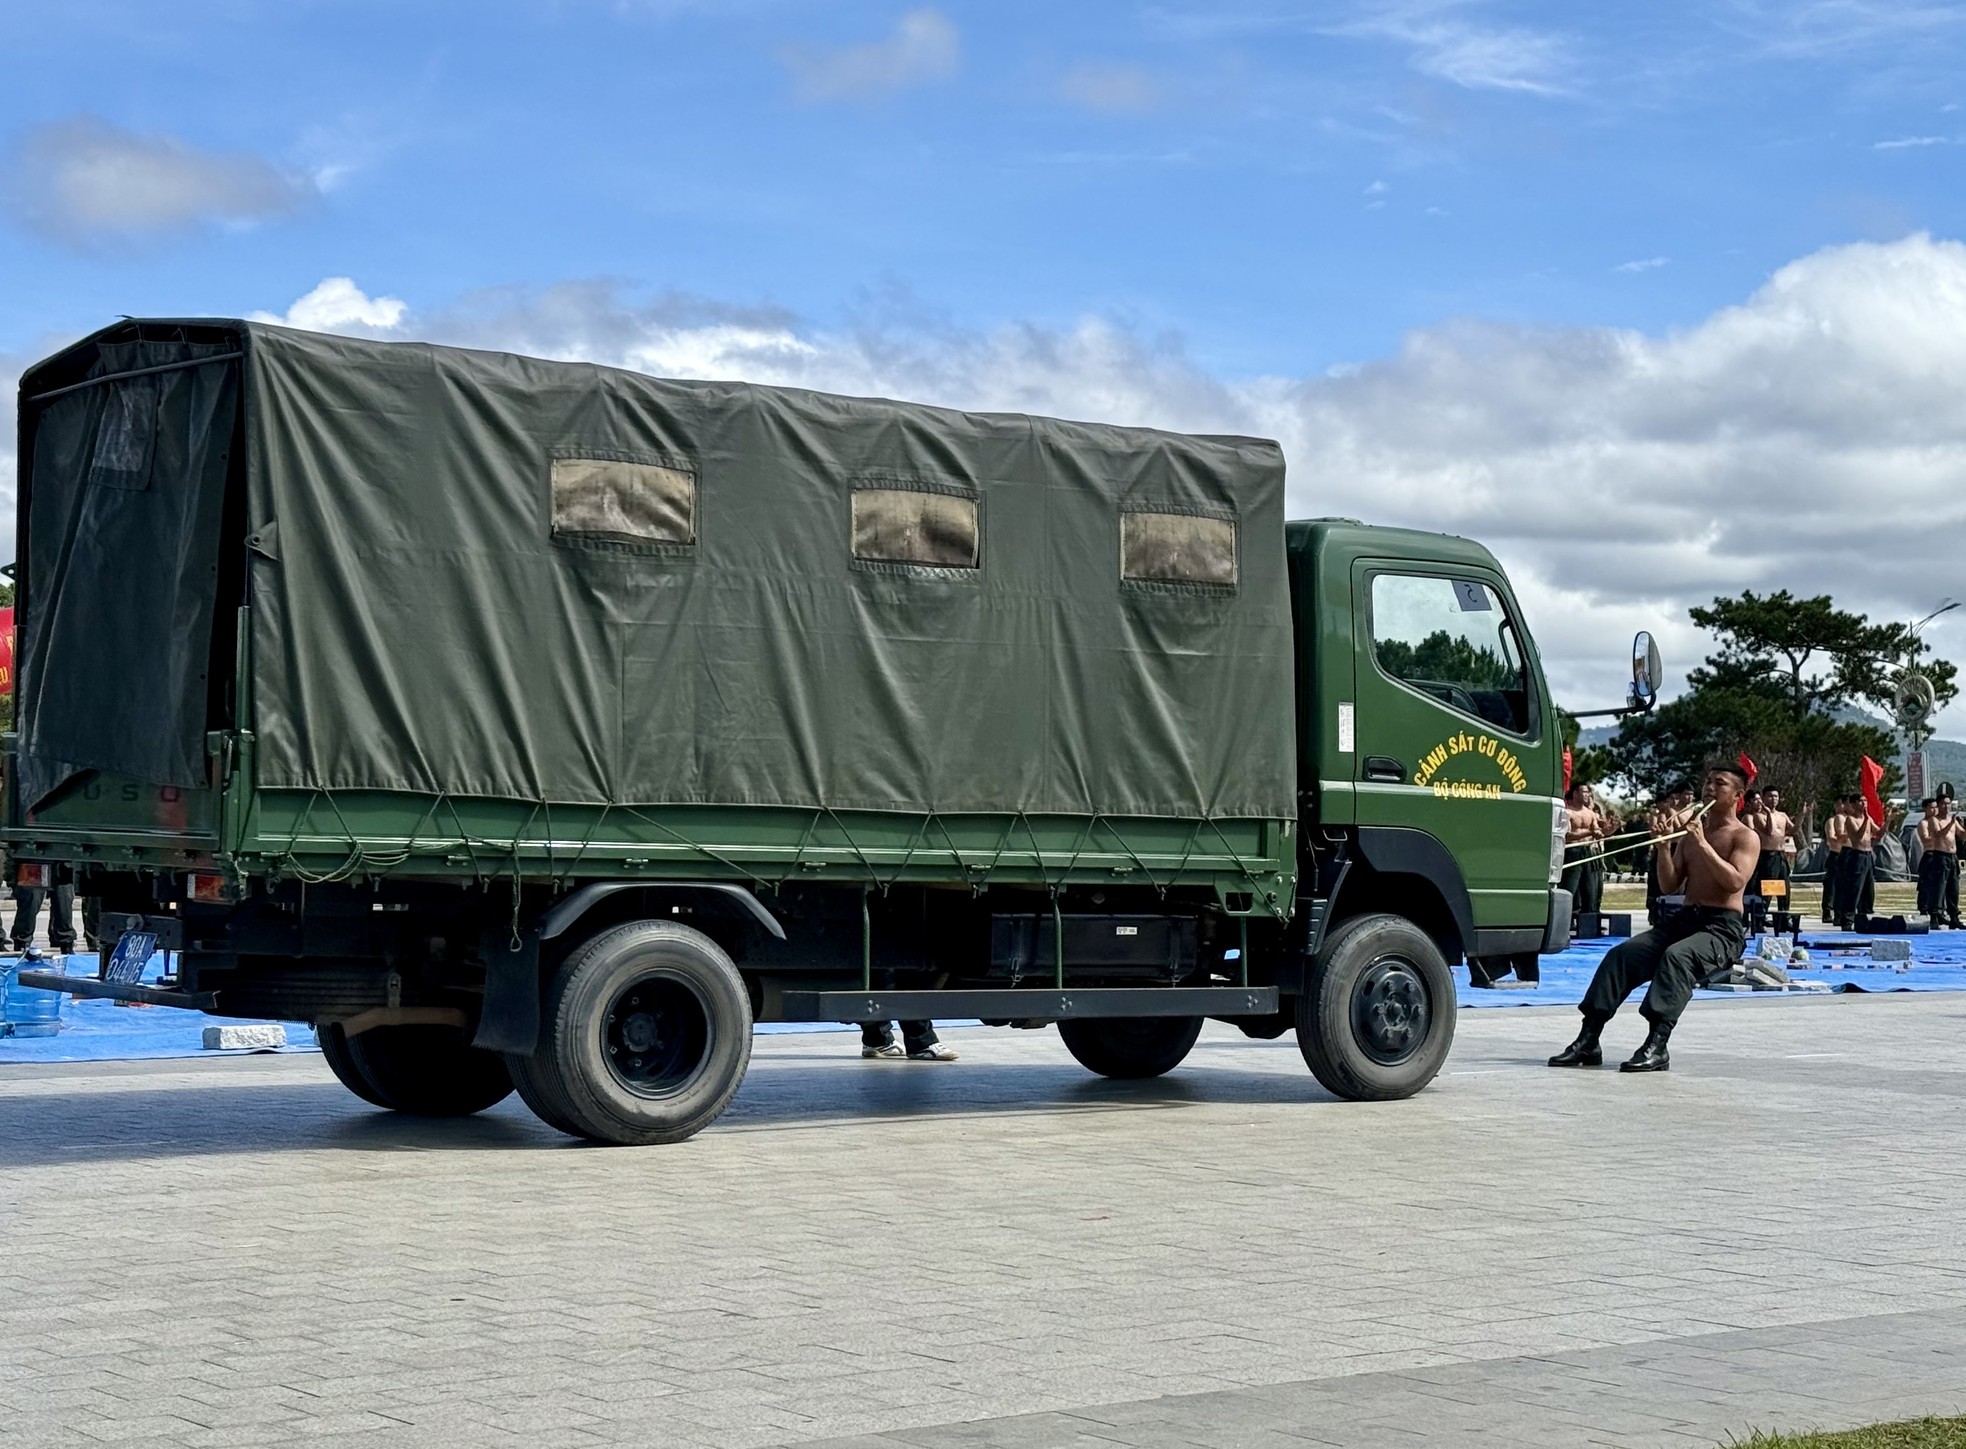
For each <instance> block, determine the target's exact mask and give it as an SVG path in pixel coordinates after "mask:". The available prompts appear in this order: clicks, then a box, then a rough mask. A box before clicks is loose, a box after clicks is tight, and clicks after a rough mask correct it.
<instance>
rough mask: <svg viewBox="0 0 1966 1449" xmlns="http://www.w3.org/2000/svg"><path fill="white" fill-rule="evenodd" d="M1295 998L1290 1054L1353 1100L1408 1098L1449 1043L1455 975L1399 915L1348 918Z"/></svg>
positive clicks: (1428, 1078)
mask: <svg viewBox="0 0 1966 1449" xmlns="http://www.w3.org/2000/svg"><path fill="white" fill-rule="evenodd" d="M1305 987H1306V990H1305V992H1304V994H1303V995H1302V996H1300V997H1298V998H1297V1047H1298V1049H1299V1050H1300V1051H1302V1052H1303V1054H1304V1061H1305V1063H1306V1064H1307V1065H1308V1066H1309V1067H1310V1069H1311V1075H1312V1076H1314V1077H1316V1078H1317V1079H1318V1081H1319V1083H1321V1084H1322V1085H1323V1086H1324V1088H1325V1089H1326V1090H1327V1091H1329V1092H1331V1093H1333V1094H1334V1095H1336V1096H1339V1097H1344V1098H1346V1099H1347V1100H1349V1101H1353V1102H1385V1101H1391V1100H1393V1099H1395V1098H1399V1097H1410V1096H1412V1095H1413V1094H1414V1093H1415V1092H1417V1091H1419V1090H1420V1089H1421V1088H1422V1087H1424V1086H1426V1085H1427V1083H1429V1082H1431V1081H1432V1080H1433V1079H1434V1077H1435V1076H1436V1075H1437V1074H1438V1073H1439V1072H1440V1069H1441V1066H1442V1064H1443V1063H1445V1062H1446V1060H1447V1049H1448V1048H1449V1047H1450V1046H1452V1045H1453V1044H1454V1010H1455V1006H1454V977H1453V975H1452V974H1451V973H1450V972H1449V971H1448V969H1447V960H1446V958H1445V957H1444V956H1442V955H1441V954H1440V947H1438V946H1436V945H1435V944H1434V942H1433V938H1432V937H1431V936H1429V935H1428V934H1427V933H1426V932H1425V931H1423V930H1421V929H1420V928H1419V927H1418V926H1416V925H1414V924H1413V923H1412V922H1411V921H1408V920H1405V919H1403V918H1402V917H1399V916H1390V915H1368V916H1354V917H1353V918H1352V919H1351V920H1349V921H1345V922H1342V923H1341V924H1340V925H1339V926H1338V927H1337V928H1336V929H1334V930H1333V931H1332V933H1331V934H1330V935H1329V936H1327V937H1326V938H1325V941H1324V946H1323V948H1322V949H1321V950H1320V951H1319V952H1318V954H1317V959H1316V960H1315V961H1314V962H1313V963H1312V964H1311V970H1310V979H1309V980H1308V981H1306V982H1305Z"/></svg>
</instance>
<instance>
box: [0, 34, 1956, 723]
mask: <svg viewBox="0 0 1966 1449" xmlns="http://www.w3.org/2000/svg"><path fill="white" fill-rule="evenodd" d="M1962 208H1966V0H1961V3H1957V4H1955V3H1946V0H1802V3H1796V4H1784V5H1776V4H1766V3H1755V0H1721V3H1713V4H1702V5H1686V4H1675V3H1670V0H1665V3H1653V4H1645V5H1619V6H1576V5H1567V6H1558V5H1547V4H1526V3H1504V0H1343V3H1340V0H1330V3H1303V4H1289V3H1282V0H1228V3H1224V4H1201V3H1196V0H1186V3H1162V4H1148V5H1135V4H1121V3H1094V0H1078V3H1072V4H1058V3H1050V4H1038V3H1034V0H1003V3H994V4H988V5H984V4H969V3H959V0H939V3H933V4H919V3H909V0H902V3H893V4H891V3H873V0H835V3H830V4H819V3H814V0H722V3H694V0H474V3H471V4H463V3H442V0H424V3H416V0H395V3H387V4H385V3H376V0H62V3H60V4H48V3H29V0H0V302H3V303H4V306H3V307H0V383H5V384H8V390H9V391H10V388H11V382H10V380H11V377H12V376H13V375H14V374H15V373H17V372H18V370H19V368H20V367H21V366H23V365H24V364H25V363H26V362H27V361H28V360H30V359H31V358H33V357H34V356H36V355H39V354H41V353H44V352H46V351H48V350H50V349H51V348H53V347H55V346H57V345H59V344H60V343H61V342H63V341H65V340H68V339H70V338H72V337H75V336H77V335H80V334H81V333H83V332H86V331H88V330H90V329H92V328H94V327H96V326H99V325H101V324H103V323H104V322H106V321H108V320H110V319H112V318H113V317H115V316H116V315H118V314H123V313H130V314H137V315H185V314H213V315H240V314H247V313H266V314H271V315H274V316H279V317H284V318H285V319H287V320H289V321H291V322H293V323H294V324H295V325H304V326H313V327H320V328H326V329H330V330H354V331H364V332H368V333H370V334H373V335H379V336H386V337H422V338H431V339H436V340H444V341H459V342H466V343H471V344H475V345H485V346H499V347H509V348H512V349H514V350H520V351H531V352H538V353H544V354H549V355H556V356H576V357H589V358H593V359H595V360H598V361H603V362H609V363H613V364H616V365H622V366H630V367H638V368H642V369H645V370H649V371H655V372H668V373H672V374H675V375H689V376H706V375H719V376H742V377H749V378H752V379H754V380H758V381H767V382H790V383H800V384H805V385H811V386H818V387H826V388H831V389H834V390H839V391H847V392H882V393H888V394H892V395H899V396H905V397H911V398H918V399H923V400H927V401H934V402H942V403H946V404H950V405H954V406H970V407H998V408H1017V409H1022V410H1028V411H1042V412H1055V413H1061V414H1064V415H1067V416H1079V417H1098V418H1103V419H1109V420H1113V421H1119V422H1133V423H1149V424H1156V425H1161V426H1170V427H1186V428H1198V429H1205V430H1210V431H1227V430H1233V431H1246V432H1259V433H1264V434H1266V435H1269V436H1274V437H1277V438H1279V439H1280V440H1281V441H1282V442H1283V444H1284V447H1285V452H1286V457H1287V458H1288V460H1289V465H1290V476H1291V506H1292V508H1293V510H1294V511H1295V512H1296V513H1298V514H1309V513H1326V512H1343V513H1351V514H1356V515H1358V516H1362V517H1365V518H1368V519H1372V520H1375V521H1384V522H1393V523H1406V524H1414V525H1417V526H1422V527H1440V528H1445V529H1451V530H1452V531H1456V532H1462V533H1467V534H1470V535H1472V536H1474V537H1477V538H1480V539H1482V540H1483V541H1484V542H1487V543H1489V544H1490V546H1491V547H1493V548H1494V549H1495V551H1496V552H1497V553H1498V555H1500V557H1501V558H1502V559H1503V561H1504V563H1505V564H1506V565H1507V566H1508V567H1509V568H1510V570H1511V573H1512V575H1513V576H1514V578H1515V579H1516V582H1517V584H1518V587H1519V590H1520V592H1521V594H1522V596H1523V599H1524V602H1525V606H1526V608H1527V609H1528V612H1529V614H1530V623H1531V625H1532V627H1533V628H1534V630H1535V632H1536V634H1537V637H1538V638H1539V640H1540V641H1541V643H1542V646H1543V651H1544V656H1545V660H1546V662H1547V663H1548V664H1549V666H1550V668H1551V672H1552V675H1553V677H1554V678H1555V680H1556V682H1557V687H1558V690H1559V693H1560V695H1561V696H1562V697H1563V698H1564V699H1565V700H1566V701H1567V702H1569V703H1571V704H1572V705H1573V707H1582V706H1585V705H1588V704H1591V703H1594V702H1600V701H1602V700H1603V699H1606V698H1610V699H1615V698H1616V697H1617V695H1618V692H1619V688H1620V686H1619V682H1618V676H1619V674H1620V670H1621V666H1620V665H1619V662H1618V661H1619V659H1620V657H1621V656H1622V654H1623V641H1624V639H1626V638H1629V633H1630V631H1631V630H1632V629H1633V628H1635V627H1649V628H1653V629H1655V630H1657V631H1658V632H1659V633H1660V634H1661V637H1662V638H1663V639H1664V640H1665V642H1666V643H1667V647H1668V655H1669V658H1670V659H1671V660H1672V662H1673V663H1674V664H1679V665H1683V664H1685V663H1690V662H1692V661H1693V660H1694V659H1695V658H1697V656H1698V655H1699V654H1700V653H1701V652H1703V651H1704V648H1705V641H1703V640H1702V639H1701V638H1700V637H1699V636H1698V634H1697V632H1696V631H1694V630H1693V629H1692V628H1691V626H1690V624H1688V623H1687V621H1686V616H1685V610H1686V606H1687V605H1688V604H1689V603H1694V602H1699V601H1702V600H1704V599H1706V598H1711V597H1712V596H1713V595H1715V594H1717V593H1731V592H1734V591H1736V590H1738V589H1739V588H1742V587H1756V588H1768V589H1772V588H1781V587H1786V588H1791V589H1794V590H1796V591H1798V592H1804V593H1813V592H1821V591H1824V590H1826V589H1827V590H1832V591H1834V592H1835V593H1836V595H1837V597H1838V599H1839V601H1841V602H1845V603H1847V604H1850V605H1853V606H1855V607H1860V608H1864V609H1866V610H1869V611H1872V612H1875V613H1879V614H1881V615H1884V616H1887V617H1903V618H1910V617H1915V616H1917V615H1920V614H1923V613H1925V612H1927V611H1928V610H1929V609H1930V608H1931V607H1932V606H1933V605H1934V604H1935V603H1936V602H1937V600H1938V599H1939V598H1940V597H1943V596H1945V595H1948V594H1960V595H1966V578H1959V576H1958V571H1957V564H1956V562H1955V560H1954V558H1953V556H1952V543H1951V542H1950V540H1954V539H1957V538H1958V537H1960V536H1962V532H1961V531H1962V530H1966V386H1961V382H1962V380H1966V245H1962V244H1961V242H1960V240H1959V239H1960V238H1961V237H1966V216H1962V214H1961V213H1962ZM10 413H11V400H10V398H8V399H5V400H0V477H4V479H5V482H4V483H0V493H4V492H8V491H10V485H11V475H12V471H13V469H12V459H11V447H12V435H13V429H12V426H11V420H10V417H9V416H8V415H9V414H10ZM4 501H5V500H4V498H0V503H4ZM0 511H5V512H10V509H8V510H0ZM4 526H5V525H4V523H0V529H4ZM1955 579H1958V582H1954V580H1955ZM1961 618H1966V611H1960V612H1959V613H1957V614H1954V615H1950V616H1948V617H1947V619H1946V620H1942V621H1941V622H1940V624H1939V625H1936V626H1935V629H1934V638H1935V641H1936V642H1937V643H1938V644H1939V645H1940V647H1941V649H1942V651H1944V652H1945V653H1947V654H1949V655H1950V656H1951V657H1954V658H1962V657H1966V624H1960V623H1958V622H1957V621H1958V620H1959V619H1961ZM1950 633H1957V634H1958V635H1959V636H1960V637H1959V638H1958V639H1957V640H1956V641H1954V640H1952V639H1950V638H1949V637H1948V635H1949V634H1950ZM1948 727H1949V728H1951V729H1953V730H1954V731H1955V732H1961V731H1966V707H1961V708H1959V709H1956V710H1955V711H1954V715H1953V717H1949V719H1948Z"/></svg>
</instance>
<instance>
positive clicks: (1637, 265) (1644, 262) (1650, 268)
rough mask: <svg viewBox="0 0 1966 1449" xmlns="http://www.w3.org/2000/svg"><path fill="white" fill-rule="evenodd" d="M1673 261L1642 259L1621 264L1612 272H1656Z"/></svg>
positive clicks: (1656, 258)
mask: <svg viewBox="0 0 1966 1449" xmlns="http://www.w3.org/2000/svg"><path fill="white" fill-rule="evenodd" d="M1671 260H1672V258H1671V257H1641V258H1640V259H1639V260H1637V261H1635V262H1620V263H1618V265H1617V266H1615V267H1613V268H1612V269H1611V270H1612V271H1614V272H1656V271H1658V270H1659V268H1660V267H1663V266H1665V265H1666V264H1667V263H1669V262H1670V261H1671Z"/></svg>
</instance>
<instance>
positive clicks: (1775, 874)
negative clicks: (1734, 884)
mask: <svg viewBox="0 0 1966 1449" xmlns="http://www.w3.org/2000/svg"><path fill="white" fill-rule="evenodd" d="M1788 878H1789V858H1788V857H1787V856H1786V855H1784V854H1783V853H1782V852H1781V851H1779V850H1764V851H1762V852H1761V860H1760V861H1759V863H1757V864H1756V866H1755V868H1754V880H1752V881H1750V882H1749V883H1748V884H1749V886H1750V889H1749V891H1748V894H1749V895H1751V896H1758V895H1760V894H1761V892H1760V891H1759V890H1756V889H1752V887H1753V886H1755V885H1757V884H1758V883H1759V882H1761V881H1764V880H1787V879H1788Z"/></svg>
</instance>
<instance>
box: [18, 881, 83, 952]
mask: <svg viewBox="0 0 1966 1449" xmlns="http://www.w3.org/2000/svg"><path fill="white" fill-rule="evenodd" d="M50 894H52V895H53V896H54V898H55V900H54V909H53V910H52V911H50V912H49V913H48V944H49V945H50V946H52V947H53V948H54V950H55V953H56V954H57V955H61V956H66V955H68V954H69V953H70V952H72V951H74V949H75V887H74V886H72V885H57V886H55V887H54V888H53V889H52V891H50V890H49V889H47V888H45V887H42V886H15V887H14V929H13V932H12V936H13V947H14V954H15V955H16V956H24V955H26V954H27V949H28V947H30V946H32V945H33V944H34V928H35V926H36V925H37V924H39V922H40V918H41V903H42V901H44V900H45V899H47V897H48V896H49V895H50Z"/></svg>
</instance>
